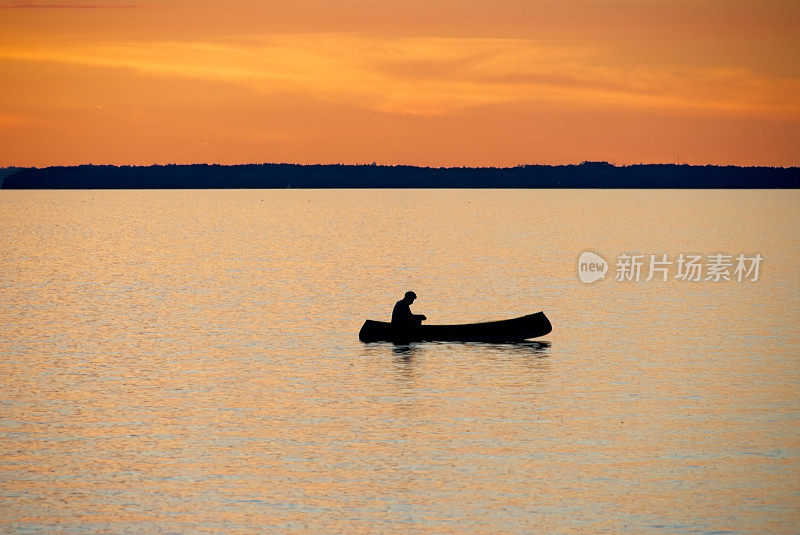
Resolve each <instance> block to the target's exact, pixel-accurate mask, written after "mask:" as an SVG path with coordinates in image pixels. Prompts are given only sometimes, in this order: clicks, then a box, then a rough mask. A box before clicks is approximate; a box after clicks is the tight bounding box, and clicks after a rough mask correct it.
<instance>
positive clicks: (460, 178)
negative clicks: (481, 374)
mask: <svg viewBox="0 0 800 535" xmlns="http://www.w3.org/2000/svg"><path fill="white" fill-rule="evenodd" d="M0 187H2V188H3V189H174V188H187V189H194V188H198V189H199V188H798V187H800V168H798V167H788V168H783V167H735V166H727V167H721V166H712V165H707V166H694V165H671V164H649V165H629V166H622V167H617V166H614V165H611V164H608V163H606V162H584V163H582V164H580V165H558V166H550V165H524V166H518V167H440V168H434V167H413V166H406V165H396V166H384V165H374V164H373V165H297V164H248V165H207V164H196V165H153V166H148V167H136V166H121V167H118V166H113V165H80V166H74V167H45V168H28V167H24V168H6V169H0Z"/></svg>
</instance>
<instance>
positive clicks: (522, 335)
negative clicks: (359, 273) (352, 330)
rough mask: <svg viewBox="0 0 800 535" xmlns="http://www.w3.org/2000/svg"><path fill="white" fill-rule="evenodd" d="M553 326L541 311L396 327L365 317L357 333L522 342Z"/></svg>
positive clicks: (372, 338) (385, 338)
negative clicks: (503, 317) (493, 318)
mask: <svg viewBox="0 0 800 535" xmlns="http://www.w3.org/2000/svg"><path fill="white" fill-rule="evenodd" d="M552 330H553V327H552V326H551V325H550V320H548V319H547V316H545V315H544V312H537V313H536V314H530V315H528V316H522V317H519V318H513V319H508V320H501V321H490V322H486V323H466V324H463V325H422V326H421V327H417V328H413V329H396V328H394V327H392V324H391V323H386V322H383V321H373V320H367V321H365V322H364V325H363V326H362V327H361V331H360V332H359V333H358V339H359V340H361V341H362V342H367V343H369V342H395V343H408V342H494V343H502V342H522V341H524V340H528V339H530V338H537V337H539V336H544V335H546V334H548V333H550V332H551V331H552Z"/></svg>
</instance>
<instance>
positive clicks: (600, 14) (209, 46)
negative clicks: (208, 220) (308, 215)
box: [0, 0, 800, 166]
mask: <svg viewBox="0 0 800 535" xmlns="http://www.w3.org/2000/svg"><path fill="white" fill-rule="evenodd" d="M798 28H800V2H798V1H797V0H608V1H601V0H402V1H398V0H344V1H338V0H271V1H267V0H259V1H257V0H205V1H200V0H196V1H189V0H29V1H14V0H0V80H2V83H0V96H1V97H2V98H0V166H8V165H26V166H27V165H35V166H44V165H57V164H81V163H95V164H99V163H113V164H151V163H171V162H175V163H193V162H209V163H211V162H216V163H251V162H298V163H332V162H343V163H369V162H373V161H376V162H378V163H384V164H398V163H407V164H417V165H517V164H521V163H577V162H581V161H583V160H608V161H612V162H616V163H618V164H623V163H639V162H677V161H680V162H687V163H698V164H705V163H712V164H737V165H800V149H798V147H800V61H798V60H797V57H798V56H799V55H800V30H798Z"/></svg>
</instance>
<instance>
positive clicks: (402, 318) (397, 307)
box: [392, 292, 428, 327]
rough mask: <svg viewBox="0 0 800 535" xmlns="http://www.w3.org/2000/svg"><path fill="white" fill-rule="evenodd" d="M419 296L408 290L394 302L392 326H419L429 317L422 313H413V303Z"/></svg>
mask: <svg viewBox="0 0 800 535" xmlns="http://www.w3.org/2000/svg"><path fill="white" fill-rule="evenodd" d="M416 298H417V294H415V293H414V292H406V295H405V297H403V298H402V299H401V300H400V301H398V302H397V303H395V304H394V310H392V326H393V327H419V326H420V325H422V322H423V321H424V320H426V319H428V318H426V317H425V316H423V315H422V314H412V313H411V303H413V302H414V299H416Z"/></svg>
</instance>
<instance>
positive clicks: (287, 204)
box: [0, 190, 800, 533]
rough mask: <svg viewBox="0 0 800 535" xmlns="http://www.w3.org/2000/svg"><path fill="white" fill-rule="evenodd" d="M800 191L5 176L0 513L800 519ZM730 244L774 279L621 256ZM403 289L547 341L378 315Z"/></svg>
mask: <svg viewBox="0 0 800 535" xmlns="http://www.w3.org/2000/svg"><path fill="white" fill-rule="evenodd" d="M798 207H800V191H537V190H530V191H502V190H491V191H478V190H464V191H443V190H430V191H423V190H411V191H401V190H385V191H369V190H364V191H361V190H356V191H315V190H305V191H303V190H278V191H275V190H272V191H268V190H243V191H239V190H227V191H0V224H1V225H2V235H0V262H1V263H0V298H1V299H2V301H1V303H2V305H1V306H0V377H2V379H0V381H2V383H0V384H2V389H1V390H0V532H19V533H29V532H30V533H223V532H225V533H256V532H259V533H261V532H274V533H284V532H296V533H422V532H425V533H429V532H434V533H554V532H564V533H574V532H584V533H767V532H768V533H797V532H798V531H800V425H798V424H799V423H800V422H798V419H800V351H799V348H800V335H799V334H798V327H800V312H798V302H800V282H798V276H800V273H799V272H798V265H800V238H798V236H800V218H798ZM584 251H592V252H595V253H598V254H599V255H601V256H602V257H603V258H604V259H605V260H606V261H608V263H609V272H608V273H607V275H606V278H605V279H604V280H600V281H598V282H596V283H594V284H584V283H582V282H580V281H579V279H578V267H577V261H578V257H579V256H580V254H581V253H582V252H584ZM717 253H725V254H730V255H738V254H740V253H742V254H745V255H748V256H751V255H755V254H756V253H758V254H760V255H761V256H762V257H763V258H764V260H763V261H762V262H761V264H760V271H759V278H758V280H757V281H750V280H744V281H742V282H738V281H736V280H731V281H720V282H713V281H704V280H701V281H683V280H676V279H675V275H676V274H677V266H676V265H672V266H670V267H669V268H668V269H670V270H671V271H669V273H668V280H667V281H662V280H661V277H660V276H658V277H656V278H655V279H654V280H651V281H649V282H644V279H645V278H646V276H647V265H648V264H647V263H645V265H644V267H643V271H642V280H641V281H640V282H633V281H615V280H614V275H615V271H616V262H617V259H618V257H619V255H622V254H643V255H645V260H649V255H650V254H655V255H658V257H659V259H660V258H661V255H662V254H668V255H669V257H668V259H670V260H673V261H674V260H677V258H678V256H679V255H680V254H685V255H689V254H695V255H702V256H703V257H704V258H705V257H706V256H707V255H713V254H717ZM731 274H733V268H731ZM406 290H414V291H415V292H416V293H417V294H418V295H419V299H418V300H417V302H416V303H415V304H414V306H413V310H414V311H415V312H416V313H424V314H426V315H427V316H428V318H429V322H430V323H462V322H471V321H482V320H492V319H502V318H508V317H514V316H520V315H523V314H528V313H533V312H537V311H539V310H543V311H544V312H545V313H546V314H547V315H548V317H549V318H550V320H551V321H552V323H553V332H552V333H551V334H550V335H548V336H546V337H544V339H545V340H547V341H548V342H550V346H549V347H541V348H538V347H535V346H531V345H527V346H526V345H517V346H514V345H481V344H444V343H441V344H418V345H412V346H410V347H395V346H392V345H389V344H371V345H365V344H361V343H360V342H359V341H358V337H357V333H358V330H359V328H360V326H361V324H362V323H363V321H364V320H365V319H367V318H372V319H384V320H385V319H388V317H389V315H390V313H391V308H392V305H393V304H394V302H395V301H396V300H397V299H399V298H400V297H402V294H403V293H404V292H405V291H406Z"/></svg>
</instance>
